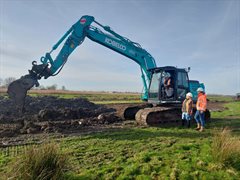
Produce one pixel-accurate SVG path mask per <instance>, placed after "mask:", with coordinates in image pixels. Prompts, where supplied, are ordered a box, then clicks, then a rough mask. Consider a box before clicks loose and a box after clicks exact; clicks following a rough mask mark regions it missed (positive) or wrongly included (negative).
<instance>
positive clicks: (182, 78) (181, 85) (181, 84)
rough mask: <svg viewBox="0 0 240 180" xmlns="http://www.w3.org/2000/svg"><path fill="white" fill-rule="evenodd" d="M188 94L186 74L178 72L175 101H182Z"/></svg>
mask: <svg viewBox="0 0 240 180" xmlns="http://www.w3.org/2000/svg"><path fill="white" fill-rule="evenodd" d="M188 92H189V81H188V74H187V72H186V71H178V73H177V99H178V100H180V101H182V100H184V99H185V97H186V94H187V93H188Z"/></svg>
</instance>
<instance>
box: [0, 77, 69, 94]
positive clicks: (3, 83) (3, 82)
mask: <svg viewBox="0 0 240 180" xmlns="http://www.w3.org/2000/svg"><path fill="white" fill-rule="evenodd" d="M15 80H16V78H15V77H7V78H5V79H3V78H0V88H8V86H9V84H11V82H13V81H15ZM33 89H37V90H57V89H60V90H63V91H65V90H67V89H66V87H65V86H61V87H60V88H58V85H57V84H53V85H50V86H43V85H40V86H39V87H33Z"/></svg>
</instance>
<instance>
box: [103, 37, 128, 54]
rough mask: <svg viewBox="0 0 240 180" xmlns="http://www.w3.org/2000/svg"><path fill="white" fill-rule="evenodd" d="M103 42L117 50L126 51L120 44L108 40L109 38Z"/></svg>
mask: <svg viewBox="0 0 240 180" xmlns="http://www.w3.org/2000/svg"><path fill="white" fill-rule="evenodd" d="M105 42H106V43H107V44H109V45H112V46H114V47H116V48H118V49H121V50H123V51H126V49H127V48H126V46H124V45H122V44H120V43H118V42H116V41H114V40H112V39H109V38H105Z"/></svg>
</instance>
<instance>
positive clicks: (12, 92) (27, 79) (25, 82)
mask: <svg viewBox="0 0 240 180" xmlns="http://www.w3.org/2000/svg"><path fill="white" fill-rule="evenodd" d="M35 84H38V81H37V80H36V79H35V78H33V77H32V76H31V75H29V74H28V75H25V76H22V77H21V78H20V79H17V80H16V81H13V82H12V83H11V84H10V85H9V86H8V90H7V93H8V95H9V97H10V99H12V100H13V102H14V103H15V105H16V108H17V109H18V110H19V111H20V112H23V111H24V103H25V98H26V95H27V91H28V90H30V89H31V88H32V87H33V86H34V85H35Z"/></svg>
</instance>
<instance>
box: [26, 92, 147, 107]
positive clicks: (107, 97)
mask: <svg viewBox="0 0 240 180" xmlns="http://www.w3.org/2000/svg"><path fill="white" fill-rule="evenodd" d="M29 95H30V96H41V95H39V94H36V93H30V94H29ZM51 96H57V97H59V98H66V99H71V98H85V99H87V100H89V101H91V102H93V103H96V104H114V103H141V102H142V101H141V97H140V94H127V93H119V94H118V93H79V94H63V93H59V94H57V93H56V94H51Z"/></svg>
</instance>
